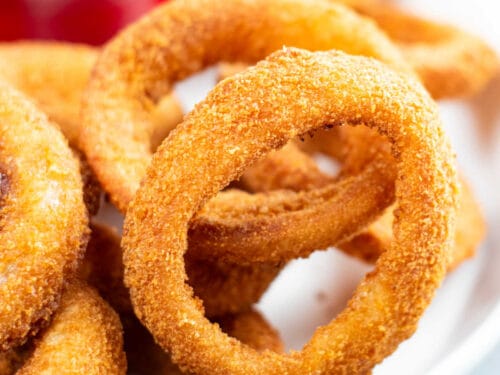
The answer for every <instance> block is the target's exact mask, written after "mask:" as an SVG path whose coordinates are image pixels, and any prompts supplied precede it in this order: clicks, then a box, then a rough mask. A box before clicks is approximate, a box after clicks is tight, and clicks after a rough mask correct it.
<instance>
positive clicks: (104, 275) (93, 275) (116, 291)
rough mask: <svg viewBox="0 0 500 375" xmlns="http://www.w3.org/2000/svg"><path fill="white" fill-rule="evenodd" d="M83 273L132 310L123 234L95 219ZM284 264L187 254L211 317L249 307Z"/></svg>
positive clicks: (114, 302)
mask: <svg viewBox="0 0 500 375" xmlns="http://www.w3.org/2000/svg"><path fill="white" fill-rule="evenodd" d="M91 228H92V235H91V238H90V241H89V244H88V247H87V252H86V255H85V259H84V262H83V264H82V265H81V267H80V275H81V277H82V278H83V279H85V280H88V282H89V284H90V285H92V286H94V287H96V288H97V289H98V290H99V293H100V294H101V295H102V296H103V297H104V299H105V300H106V301H108V302H109V303H110V304H111V306H113V308H114V309H115V310H116V311H118V312H119V313H120V314H122V313H130V312H132V306H131V303H130V296H129V293H128V289H127V288H126V287H125V285H124V284H123V261H122V249H121V247H120V237H119V236H118V234H117V233H116V231H115V230H113V229H112V228H110V227H107V226H104V225H102V224H96V223H93V224H92V225H91ZM283 267H284V264H273V263H263V264H254V265H250V266H244V265H239V264H235V263H226V262H222V261H215V260H213V261H210V260H197V259H196V258H193V257H192V256H190V255H189V254H188V255H187V256H186V269H187V274H188V277H189V280H188V282H189V284H190V285H191V286H192V287H193V288H194V290H195V294H196V296H197V297H198V298H200V299H201V300H202V301H203V305H204V308H205V312H206V315H207V316H210V317H220V316H226V315H228V314H231V313H233V314H234V313H238V312H241V311H245V310H248V309H249V308H250V306H251V305H252V304H254V303H256V302H257V301H258V300H259V299H260V297H261V296H262V294H263V293H264V292H265V291H266V290H267V288H268V286H269V285H270V284H271V282H272V281H273V280H274V279H275V277H276V276H277V275H278V273H279V272H280V271H281V269H282V268H283Z"/></svg>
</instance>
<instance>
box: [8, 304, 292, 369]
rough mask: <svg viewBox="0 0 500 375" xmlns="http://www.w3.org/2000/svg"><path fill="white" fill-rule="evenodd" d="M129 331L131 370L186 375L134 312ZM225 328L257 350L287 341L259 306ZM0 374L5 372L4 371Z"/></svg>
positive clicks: (278, 348)
mask: <svg viewBox="0 0 500 375" xmlns="http://www.w3.org/2000/svg"><path fill="white" fill-rule="evenodd" d="M122 321H123V324H124V330H125V351H126V353H127V360H128V367H129V371H130V372H131V373H138V374H148V375H181V374H184V372H182V371H181V370H180V369H179V367H178V366H177V365H175V364H174V363H173V362H172V359H171V358H170V355H168V354H167V353H166V352H165V351H164V350H163V349H162V348H161V347H160V346H158V344H156V343H155V341H154V338H153V337H152V336H151V334H150V333H149V332H148V330H147V329H146V328H144V327H143V326H142V324H141V323H140V322H139V321H138V320H137V318H136V317H135V316H133V315H129V316H126V317H123V316H122ZM216 323H217V324H219V326H220V327H221V329H222V331H223V332H225V333H226V334H228V335H229V336H231V337H234V338H236V339H238V340H240V341H242V342H244V343H245V344H246V345H248V346H250V347H252V348H254V349H255V350H257V351H264V350H272V351H274V352H277V353H281V352H283V343H282V341H281V339H280V337H279V334H278V333H277V332H276V330H275V329H274V328H273V327H271V326H270V325H269V323H268V322H267V321H266V320H265V319H264V318H263V316H262V315H261V314H260V313H259V312H258V311H257V310H255V309H251V310H248V311H245V312H240V313H238V314H234V315H227V316H224V317H221V318H218V319H217V320H216ZM0 375H4V374H2V373H0Z"/></svg>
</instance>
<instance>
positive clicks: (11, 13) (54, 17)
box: [0, 0, 162, 44]
mask: <svg viewBox="0 0 500 375" xmlns="http://www.w3.org/2000/svg"><path fill="white" fill-rule="evenodd" d="M159 2H162V1H159V0H44V1H40V0H9V1H0V39H3V40H12V39H26V38H43V39H54V40H67V41H71V42H83V43H90V44H102V43H104V42H106V41H107V40H108V39H109V38H110V37H112V36H113V35H114V34H115V33H116V32H117V31H118V30H120V29H121V28H122V27H124V26H125V25H126V24H128V23H130V22H132V21H134V20H135V19H137V18H139V17H140V16H141V15H143V14H144V13H146V12H147V11H149V10H150V9H151V8H153V7H154V6H155V5H156V4H158V3H159Z"/></svg>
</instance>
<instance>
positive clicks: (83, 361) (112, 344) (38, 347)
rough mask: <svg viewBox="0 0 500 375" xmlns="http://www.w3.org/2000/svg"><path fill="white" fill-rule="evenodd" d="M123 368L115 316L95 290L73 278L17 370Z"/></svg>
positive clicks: (119, 329)
mask: <svg viewBox="0 0 500 375" xmlns="http://www.w3.org/2000/svg"><path fill="white" fill-rule="evenodd" d="M126 369H127V361H126V358H125V353H124V352H123V332H122V327H121V324H120V320H119V318H118V316H117V315H116V313H115V312H114V311H113V310H112V309H111V308H110V307H109V306H108V305H107V304H106V303H105V302H104V301H103V300H102V299H101V298H100V297H99V295H98V294H97V292H96V291H94V290H93V289H92V288H89V287H88V286H86V285H85V284H84V283H82V282H80V281H72V282H70V284H69V285H68V286H67V287H66V290H65V292H64V293H63V295H62V298H61V305H60V307H59V309H58V311H57V312H56V314H55V315H54V317H53V319H52V322H51V324H50V326H49V327H48V328H47V329H46V330H45V331H44V332H43V334H42V335H41V336H40V337H39V338H37V340H36V344H35V347H34V350H33V352H32V353H31V354H30V355H29V358H28V359H27V360H26V362H25V363H24V365H23V366H22V367H21V368H20V369H19V370H18V371H17V372H16V374H17V375H30V374H42V373H44V374H82V373H85V374H95V375H97V374H125V373H126Z"/></svg>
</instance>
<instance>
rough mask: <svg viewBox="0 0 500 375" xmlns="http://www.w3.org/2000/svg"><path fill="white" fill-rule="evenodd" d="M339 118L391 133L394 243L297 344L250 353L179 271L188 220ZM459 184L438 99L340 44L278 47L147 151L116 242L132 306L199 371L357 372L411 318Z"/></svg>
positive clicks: (425, 296) (429, 280) (449, 224)
mask: <svg viewBox="0 0 500 375" xmlns="http://www.w3.org/2000/svg"><path fill="white" fill-rule="evenodd" d="M163 9H165V8H163ZM156 14H157V15H159V14H161V13H156ZM139 26H141V24H139ZM139 26H138V27H139ZM138 30H139V29H136V32H137V31H138ZM126 35H127V34H122V36H123V37H124V38H125V36H126ZM290 96H291V97H292V98H293V100H290ZM344 123H365V124H367V125H368V126H370V127H374V128H376V129H378V130H379V131H380V132H382V133H384V134H386V135H387V136H388V138H389V139H390V141H391V143H392V146H393V150H394V156H395V157H396V159H397V167H398V178H397V180H396V197H397V199H398V202H399V207H398V210H397V213H396V220H395V222H394V237H395V241H394V244H393V246H392V247H391V248H390V249H389V250H388V251H386V252H385V253H384V254H383V255H382V256H381V257H379V259H378V261H377V263H376V266H375V269H374V271H373V272H371V273H370V274H368V275H367V276H366V278H365V279H364V280H363V281H362V282H361V284H360V285H359V286H358V288H357V290H356V291H355V293H354V296H353V297H352V299H351V300H350V302H349V303H348V306H347V307H346V309H345V310H344V311H343V312H341V313H340V314H339V315H338V316H337V318H336V319H335V320H334V321H332V322H331V323H329V324H328V325H326V326H324V327H321V328H319V329H318V330H317V331H316V333H315V334H314V335H313V337H312V339H311V341H310V342H309V343H308V344H307V345H306V346H305V347H304V349H303V350H302V351H300V352H296V353H292V354H290V355H277V354H275V353H272V352H269V351H266V352H263V353H257V352H256V351H254V350H252V349H250V348H248V347H246V346H244V345H242V344H241V343H240V342H238V341H237V340H234V339H231V338H230V337H228V336H227V335H225V334H223V333H222V332H221V331H220V329H219V327H217V326H215V325H213V324H211V323H210V322H209V321H208V320H207V319H206V318H205V317H204V316H203V309H202V308H201V306H200V304H199V302H198V301H197V300H196V299H194V298H193V291H192V289H191V288H190V287H189V286H187V285H186V284H185V280H186V273H185V270H184V261H183V254H184V253H185V251H186V248H187V231H188V223H189V220H190V219H191V217H192V216H193V215H194V214H195V212H196V211H197V210H198V208H199V207H200V206H201V205H203V204H204V203H205V202H206V201H207V200H208V199H209V198H211V197H212V196H214V195H215V194H216V193H217V192H218V191H219V190H220V189H221V188H223V187H224V186H226V185H227V184H228V183H229V182H230V181H232V180H233V179H234V178H236V177H237V176H239V175H240V174H241V173H242V172H243V170H244V168H245V166H246V165H248V164H250V163H251V162H253V161H254V160H255V159H257V158H259V157H261V156H263V155H264V154H265V153H267V152H269V151H270V150H272V149H275V148H277V147H279V146H281V145H283V144H285V143H286V142H287V141H288V140H290V139H292V138H293V137H295V136H297V135H300V134H303V133H305V132H307V131H310V130H313V129H318V128H322V127H323V126H324V125H325V124H330V125H338V124H344ZM457 190H458V188H457V181H456V172H455V168H454V160H453V156H452V152H451V150H450V148H449V145H448V143H447V141H446V140H445V137H444V135H443V131H442V130H441V128H440V120H439V116H438V111H437V107H436V105H435V103H434V102H433V101H432V100H431V98H430V97H429V96H428V94H427V92H426V91H425V90H424V89H423V88H422V87H421V86H420V85H419V84H418V83H416V82H415V81H413V80H409V79H408V78H407V77H405V76H402V75H399V74H396V73H394V72H393V71H390V70H389V69H388V68H386V67H385V66H383V65H381V64H379V63H377V62H376V61H374V60H370V59H366V58H361V57H352V56H348V55H345V54H342V53H339V52H318V53H315V54H313V53H310V52H306V51H302V50H296V49H291V50H284V51H281V52H277V53H275V54H272V55H271V56H270V57H269V58H267V59H266V60H265V61H263V62H261V63H259V64H257V66H256V67H255V68H253V69H249V70H248V71H246V72H245V73H243V74H242V75H239V76H238V77H236V78H234V79H227V80H224V81H222V82H221V83H219V85H217V86H216V88H215V89H214V90H213V91H212V92H211V93H210V94H209V95H208V96H207V98H206V99H205V100H204V101H203V102H201V103H199V104H198V105H197V106H196V108H195V110H194V111H193V112H192V113H191V114H190V115H188V116H187V117H186V118H185V120H184V122H183V123H182V124H181V125H180V126H178V127H177V129H176V130H175V131H174V132H173V134H172V135H171V136H170V137H169V138H168V140H167V142H164V143H163V144H162V145H161V146H160V147H159V149H158V151H157V153H156V154H155V156H154V157H153V161H152V163H151V165H150V167H149V168H148V171H147V175H146V177H145V179H144V181H143V184H142V186H141V188H140V189H139V191H138V193H137V195H136V196H135V198H134V201H133V202H132V203H131V204H130V207H129V210H128V212H127V215H126V220H125V236H124V239H123V242H122V244H123V246H124V249H125V253H124V263H125V270H126V272H125V280H126V283H127V285H128V286H129V287H130V291H131V296H132V302H133V304H134V309H135V311H136V313H137V315H138V317H139V318H140V319H141V321H142V322H143V323H144V324H145V325H146V326H147V327H148V329H149V330H150V331H151V332H152V333H153V335H154V336H155V339H156V340H157V342H158V343H159V344H160V345H161V346H162V347H164V348H165V349H167V350H169V351H171V353H172V355H173V359H174V361H176V362H178V363H180V364H181V365H182V367H183V369H185V370H190V371H193V372H196V373H199V374H227V373H231V374H262V373H265V374H283V373H289V374H304V373H318V374H319V373H363V372H367V371H369V369H371V368H372V367H373V366H374V365H375V364H376V363H379V362H380V361H381V360H382V359H383V358H385V357H386V356H387V355H389V354H390V353H392V352H393V351H394V350H395V349H396V347H397V346H398V344H399V343H400V342H401V341H403V340H404V339H406V338H408V337H409V336H410V335H411V334H412V333H413V332H414V331H415V328H416V325H417V322H418V320H419V318H420V316H421V314H422V313H423V311H424V309H425V308H426V307H427V305H428V304H429V303H430V300H431V298H432V296H433V295H434V292H435V289H436V288H437V287H438V286H439V285H440V283H441V280H442V278H443V277H444V274H445V263H446V257H447V254H448V251H449V248H450V246H451V240H452V233H453V231H454V223H455V214H456V194H457ZM167 244H168V245H167ZM159 285H161V286H162V287H161V288H160V287H158V286H159Z"/></svg>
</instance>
